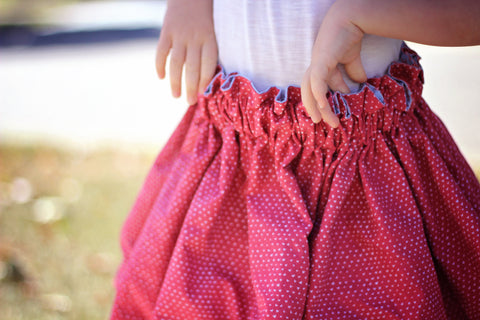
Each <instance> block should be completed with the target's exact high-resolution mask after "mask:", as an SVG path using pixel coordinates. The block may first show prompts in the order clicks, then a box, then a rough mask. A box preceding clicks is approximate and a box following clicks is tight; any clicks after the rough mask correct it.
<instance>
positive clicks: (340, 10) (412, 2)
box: [302, 0, 480, 127]
mask: <svg viewBox="0 0 480 320" xmlns="http://www.w3.org/2000/svg"><path fill="white" fill-rule="evenodd" d="M365 33H369V34H374V35H378V36H383V37H388V38H396V39H403V40H408V41H413V42H418V43H423V44H428V45H438V46H467V45H476V44H480V1H478V0H401V1H396V0H337V1H336V2H335V3H334V4H333V5H332V6H331V8H330V9H329V11H328V13H327V15H326V16H325V18H324V20H323V21H322V25H321V27H320V30H319V32H318V35H317V38H316V40H315V43H314V46H313V50H312V61H311V64H310V66H309V68H308V69H307V71H306V72H305V75H304V77H303V80H302V100H303V102H304V105H305V107H306V109H307V111H308V113H309V114H310V116H311V117H312V120H313V121H314V122H319V121H320V120H322V119H324V121H325V122H327V123H328V124H329V125H331V126H332V127H337V126H338V124H339V121H338V118H337V117H336V116H335V115H334V114H333V112H332V111H331V109H330V108H329V107H328V101H327V99H326V94H327V92H328V88H329V87H330V88H331V89H332V90H338V91H341V92H349V89H348V87H347V85H346V84H345V82H344V80H343V78H342V76H341V74H340V71H339V70H338V68H337V67H338V65H339V64H344V65H345V70H346V72H347V74H348V75H349V77H350V78H351V79H352V80H354V81H357V82H364V81H366V80H367V79H366V78H367V77H366V74H365V71H364V69H363V66H362V63H361V59H360V49H361V41H362V38H363V35H364V34H365Z"/></svg>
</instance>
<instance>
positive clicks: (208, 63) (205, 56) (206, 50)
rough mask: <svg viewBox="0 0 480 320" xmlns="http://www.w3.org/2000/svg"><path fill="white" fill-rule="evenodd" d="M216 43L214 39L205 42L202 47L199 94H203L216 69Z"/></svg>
mask: <svg viewBox="0 0 480 320" xmlns="http://www.w3.org/2000/svg"><path fill="white" fill-rule="evenodd" d="M217 50H218V49H217V41H216V40H215V38H213V39H211V40H209V41H207V42H206V43H205V44H204V45H203V47H202V58H201V59H202V63H201V66H200V82H199V84H198V91H199V93H203V92H204V91H205V88H206V87H207V86H208V84H209V83H210V81H211V80H212V77H213V75H214V73H215V69H216V67H217V62H218V61H217V59H218V52H217Z"/></svg>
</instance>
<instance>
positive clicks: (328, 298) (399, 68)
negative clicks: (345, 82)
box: [111, 45, 480, 320]
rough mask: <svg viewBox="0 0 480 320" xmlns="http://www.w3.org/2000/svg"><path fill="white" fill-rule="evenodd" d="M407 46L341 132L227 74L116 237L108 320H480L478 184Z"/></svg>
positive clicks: (343, 107)
mask: <svg viewBox="0 0 480 320" xmlns="http://www.w3.org/2000/svg"><path fill="white" fill-rule="evenodd" d="M418 60H419V57H418V56H417V55H416V53H415V52H413V51H412V50H410V49H409V48H408V47H406V45H404V46H403V48H402V51H401V54H400V57H399V60H398V61H395V62H393V63H392V64H391V65H390V66H389V69H388V71H387V73H386V74H385V75H384V76H382V77H378V78H371V79H369V80H368V81H367V82H366V83H364V84H363V85H362V87H361V88H360V90H359V91H358V92H356V93H351V94H341V93H339V92H330V93H329V95H328V98H329V101H330V104H331V106H332V108H333V110H334V111H335V113H336V114H337V115H338V117H339V119H340V126H339V127H337V128H332V127H330V126H329V125H328V124H326V123H324V122H320V123H319V124H315V123H313V122H312V121H311V119H310V118H309V117H308V115H307V113H306V110H305V108H304V106H303V104H302V102H301V98H300V88H298V87H288V88H287V89H286V90H284V91H281V90H279V89H278V88H276V87H271V88H269V89H268V90H266V91H264V92H258V91H256V90H255V88H254V87H253V85H252V83H251V82H250V81H249V80H248V79H247V78H245V77H242V76H241V75H239V74H236V73H232V74H225V73H224V72H223V71H222V70H221V68H219V69H218V73H217V74H216V76H215V77H214V79H213V80H212V82H211V83H210V85H209V87H208V89H207V91H206V92H205V94H204V95H202V96H201V97H200V98H199V101H198V103H197V104H195V105H193V106H191V107H190V108H189V109H188V111H187V112H186V114H185V115H184V117H183V119H182V120H181V122H180V124H179V125H178V127H177V129H176V130H175V132H174V133H173V135H172V136H171V137H170V139H169V141H168V142H167V144H166V146H165V147H164V148H163V150H162V151H161V153H160V154H159V156H158V158H157V160H156V161H155V163H154V165H153V167H152V169H151V171H150V173H149V174H148V176H147V178H146V181H145V184H144V186H143V188H142V189H141V191H140V194H139V196H138V200H137V201H136V203H135V204H134V206H133V209H132V211H131V213H130V215H129V216H128V218H127V220H126V222H125V224H124V226H123V229H122V232H121V246H122V249H123V253H124V260H123V263H122V264H121V266H120V268H119V270H118V272H117V275H116V280H115V286H116V290H117V293H116V298H115V301H114V304H113V309H112V312H111V319H152V320H153V319H155V320H167V319H169V320H170V319H172V320H173V319H188V320H196V319H422V320H426V319H432V320H441V319H455V320H458V319H480V184H479V182H478V180H477V179H476V177H475V175H474V173H473V171H472V169H471V168H470V167H469V165H468V164H467V162H466V161H465V159H464V158H463V156H462V154H461V153H460V151H459V149H458V148H457V146H456V144H455V142H454V141H453V139H452V137H451V136H450V134H449V132H448V131H447V129H446V127H445V126H444V125H443V123H442V122H441V121H440V120H439V118H438V117H437V116H436V115H435V114H434V113H433V112H432V111H431V110H430V108H429V107H428V106H427V104H426V103H425V101H424V100H423V99H422V97H421V92H422V85H423V73H422V69H421V66H420V65H419V62H418Z"/></svg>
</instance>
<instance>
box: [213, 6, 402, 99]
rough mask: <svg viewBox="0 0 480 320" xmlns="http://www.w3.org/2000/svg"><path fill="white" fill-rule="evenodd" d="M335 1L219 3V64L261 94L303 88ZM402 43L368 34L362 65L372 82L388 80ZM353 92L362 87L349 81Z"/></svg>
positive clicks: (217, 23)
mask: <svg viewBox="0 0 480 320" xmlns="http://www.w3.org/2000/svg"><path fill="white" fill-rule="evenodd" d="M333 2H334V0H295V1H292V0H261V1H258V0H236V1H231V0H214V24H215V33H216V37H217V42H218V49H219V61H220V64H221V65H222V66H223V67H224V68H225V71H226V72H227V73H230V72H239V73H240V74H242V75H244V76H246V77H247V78H249V79H250V80H251V81H252V82H253V84H254V85H255V87H256V88H257V90H260V91H262V90H264V89H266V88H268V87H270V86H277V87H279V88H285V87H287V86H289V85H296V86H300V84H301V80H302V77H303V74H304V72H305V70H306V69H307V67H308V65H309V64H310V58H311V50H312V46H313V42H314V40H315V37H316V35H317V32H318V29H319V28H320V25H321V22H322V19H323V17H324V16H325V14H326V13H327V10H328V8H329V7H330V5H331V4H332V3H333ZM401 43H402V41H401V40H397V39H388V38H383V37H378V36H373V35H365V37H364V40H363V43H362V52H361V56H362V62H363V64H364V67H365V71H366V72H367V76H368V77H374V76H380V75H383V74H384V73H385V71H386V69H387V67H388V65H389V64H390V62H392V61H394V60H397V58H398V54H399V51H400V47H401ZM347 84H348V85H349V87H350V89H352V90H355V89H356V88H357V87H358V85H356V84H355V83H353V82H351V81H348V79H347Z"/></svg>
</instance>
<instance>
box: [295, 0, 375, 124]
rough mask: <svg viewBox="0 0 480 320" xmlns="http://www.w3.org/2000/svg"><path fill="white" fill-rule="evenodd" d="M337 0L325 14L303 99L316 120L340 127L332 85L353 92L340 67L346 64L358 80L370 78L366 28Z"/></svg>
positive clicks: (315, 44)
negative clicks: (332, 100)
mask: <svg viewBox="0 0 480 320" xmlns="http://www.w3.org/2000/svg"><path fill="white" fill-rule="evenodd" d="M336 4H337V3H334V4H333V5H332V7H331V8H330V10H329V11H328V13H327V15H326V16H325V18H324V20H323V22H322V25H321V27H320V30H319V32H318V35H317V38H316V40H315V43H314V45H313V50H312V61H311V64H310V66H309V67H308V69H307V71H306V72H305V75H304V77H303V80H302V101H303V104H304V105H305V108H306V109H307V112H308V114H309V115H310V116H311V118H312V120H313V121H314V122H315V123H318V122H320V120H322V119H323V120H324V121H325V122H326V123H328V124H329V125H330V126H332V127H334V128H336V127H337V126H338V125H339V120H338V118H337V116H336V115H335V114H334V113H333V112H332V110H331V108H330V107H329V104H328V100H327V97H326V94H327V92H328V88H329V87H330V89H332V90H334V91H340V92H343V93H348V92H350V90H349V88H348V86H347V85H346V83H345V81H344V80H343V78H342V74H341V73H340V71H339V70H338V64H344V65H345V70H346V72H347V74H348V76H349V77H350V78H351V79H352V80H353V81H356V82H364V81H366V80H367V76H366V74H365V70H364V68H363V65H362V61H361V59H360V49H361V42H362V38H363V34H364V33H363V31H362V30H361V29H360V28H358V27H357V26H355V25H354V24H353V23H352V22H351V21H350V19H348V17H345V16H344V14H343V12H342V10H341V9H339V8H338V6H336Z"/></svg>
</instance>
